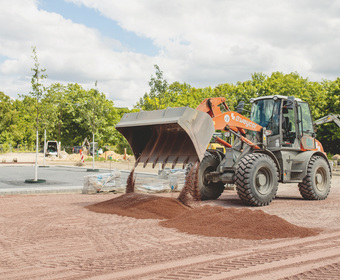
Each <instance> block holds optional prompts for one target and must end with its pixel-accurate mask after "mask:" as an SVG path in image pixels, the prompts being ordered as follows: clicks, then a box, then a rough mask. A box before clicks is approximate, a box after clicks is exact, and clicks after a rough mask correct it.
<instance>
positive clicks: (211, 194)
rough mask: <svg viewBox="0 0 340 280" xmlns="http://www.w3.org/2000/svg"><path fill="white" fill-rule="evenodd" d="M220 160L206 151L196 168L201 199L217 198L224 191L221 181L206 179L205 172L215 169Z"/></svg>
mask: <svg viewBox="0 0 340 280" xmlns="http://www.w3.org/2000/svg"><path fill="white" fill-rule="evenodd" d="M219 164H220V161H219V160H218V158H217V157H215V156H214V155H212V154H210V153H208V152H207V153H206V155H205V156H204V158H203V160H202V162H201V163H200V165H199V170H198V187H199V191H200V196H201V200H208V199H217V198H218V197H219V196H220V195H221V194H222V192H223V191H224V184H223V183H222V182H212V181H209V180H208V179H207V174H208V173H210V172H213V171H216V169H217V167H218V165H219Z"/></svg>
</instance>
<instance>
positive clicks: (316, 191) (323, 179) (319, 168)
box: [299, 156, 331, 200]
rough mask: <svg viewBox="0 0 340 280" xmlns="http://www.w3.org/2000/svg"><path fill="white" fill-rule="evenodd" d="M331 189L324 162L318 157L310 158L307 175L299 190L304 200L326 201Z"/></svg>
mask: <svg viewBox="0 0 340 280" xmlns="http://www.w3.org/2000/svg"><path fill="white" fill-rule="evenodd" d="M330 189H331V172H330V170H329V166H328V164H327V162H326V160H325V159H324V158H322V157H319V156H312V158H311V159H310V161H309V163H308V167H307V175H306V176H305V178H304V179H303V181H302V183H299V190H300V193H301V195H302V197H303V198H304V199H312V200H323V199H326V198H327V196H328V194H329V191H330Z"/></svg>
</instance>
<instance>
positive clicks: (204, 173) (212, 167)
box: [203, 166, 215, 189]
mask: <svg viewBox="0 0 340 280" xmlns="http://www.w3.org/2000/svg"><path fill="white" fill-rule="evenodd" d="M214 170H215V168H214V166H209V167H207V168H206V169H205V170H204V172H203V184H204V186H205V187H206V188H207V189H209V187H211V183H212V182H211V181H210V180H208V178H207V175H208V174H209V173H210V172H212V171H214ZM209 185H210V186H209Z"/></svg>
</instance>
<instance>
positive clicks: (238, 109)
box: [236, 101, 244, 114]
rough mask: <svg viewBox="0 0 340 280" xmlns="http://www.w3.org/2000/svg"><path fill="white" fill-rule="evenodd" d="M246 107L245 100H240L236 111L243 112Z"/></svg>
mask: <svg viewBox="0 0 340 280" xmlns="http://www.w3.org/2000/svg"><path fill="white" fill-rule="evenodd" d="M243 108H244V101H240V102H239V103H238V105H237V107H236V112H237V113H239V114H242V112H243Z"/></svg>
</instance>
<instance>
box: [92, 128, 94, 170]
mask: <svg viewBox="0 0 340 280" xmlns="http://www.w3.org/2000/svg"><path fill="white" fill-rule="evenodd" d="M92 169H94V133H93V137H92Z"/></svg>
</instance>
